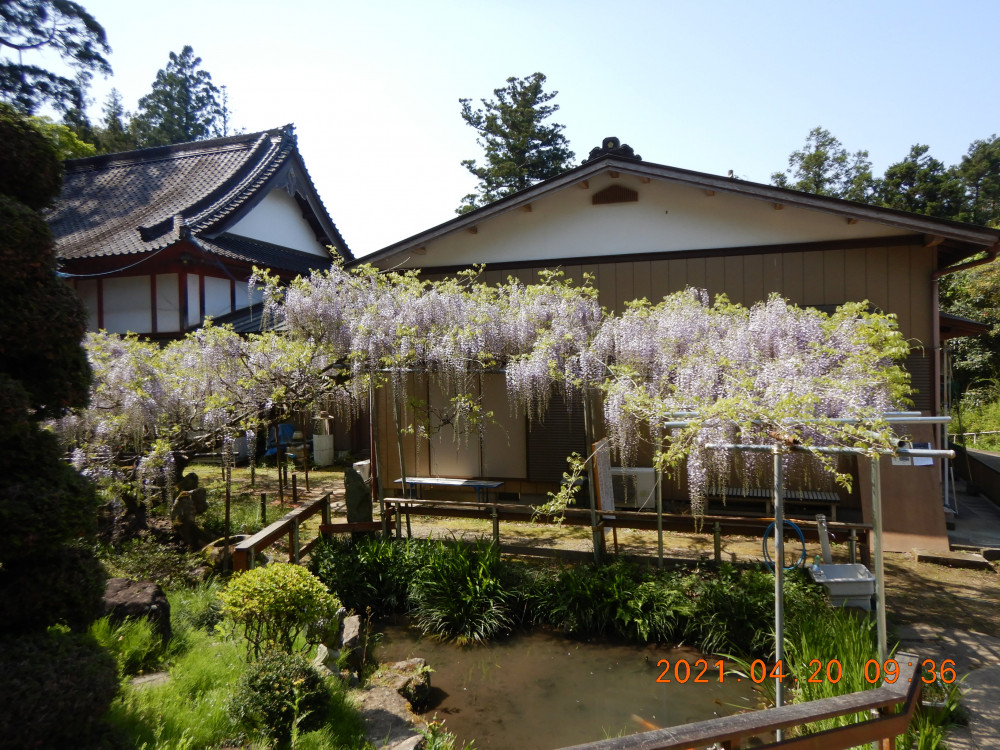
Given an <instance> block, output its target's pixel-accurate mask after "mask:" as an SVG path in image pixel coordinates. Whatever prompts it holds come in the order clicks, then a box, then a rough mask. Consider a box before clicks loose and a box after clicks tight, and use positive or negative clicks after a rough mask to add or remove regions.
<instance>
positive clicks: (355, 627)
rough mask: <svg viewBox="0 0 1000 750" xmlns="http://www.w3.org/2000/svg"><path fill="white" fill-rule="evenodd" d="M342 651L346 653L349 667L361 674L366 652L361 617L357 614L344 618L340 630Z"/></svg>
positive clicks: (346, 661)
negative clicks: (363, 644) (362, 639)
mask: <svg viewBox="0 0 1000 750" xmlns="http://www.w3.org/2000/svg"><path fill="white" fill-rule="evenodd" d="M340 652H341V653H342V654H346V659H345V663H346V666H347V668H348V669H349V670H350V671H352V672H356V673H358V675H360V674H361V670H362V669H363V668H364V653H362V648H361V618H360V617H358V616H357V615H351V616H350V617H345V618H344V625H343V627H342V628H341V630H340Z"/></svg>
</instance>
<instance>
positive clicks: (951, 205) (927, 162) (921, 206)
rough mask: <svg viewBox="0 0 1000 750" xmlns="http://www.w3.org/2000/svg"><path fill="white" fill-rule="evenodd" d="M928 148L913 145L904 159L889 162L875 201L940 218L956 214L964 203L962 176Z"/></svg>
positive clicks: (876, 192) (888, 206)
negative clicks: (938, 158) (933, 155)
mask: <svg viewBox="0 0 1000 750" xmlns="http://www.w3.org/2000/svg"><path fill="white" fill-rule="evenodd" d="M928 151H930V147H929V146H926V145H923V144H916V145H914V146H911V147H910V153H909V154H908V155H907V157H906V158H905V159H903V160H902V161H899V162H896V163H895V164H892V165H890V166H889V167H888V168H887V169H886V170H885V175H884V176H883V177H882V179H881V180H879V181H878V186H877V188H876V191H875V202H876V203H877V204H879V205H881V206H885V207H886V208H897V209H900V210H902V211H911V212H913V213H915V214H924V215H926V216H935V217H937V218H940V219H954V218H956V217H958V216H959V214H961V213H962V210H963V206H964V203H965V190H964V187H963V184H962V179H961V177H960V175H959V174H958V172H957V170H955V169H954V168H951V169H949V168H948V167H946V166H945V165H944V163H943V162H941V161H938V160H937V159H935V158H934V157H932V156H931V155H930V154H929V153H928Z"/></svg>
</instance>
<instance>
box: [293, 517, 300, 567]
mask: <svg viewBox="0 0 1000 750" xmlns="http://www.w3.org/2000/svg"><path fill="white" fill-rule="evenodd" d="M292 557H293V560H292V562H294V563H295V564H296V565H298V564H299V517H298V516H295V520H294V522H293V523H292Z"/></svg>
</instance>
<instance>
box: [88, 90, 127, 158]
mask: <svg viewBox="0 0 1000 750" xmlns="http://www.w3.org/2000/svg"><path fill="white" fill-rule="evenodd" d="M103 112H104V118H103V119H102V120H101V124H100V125H99V126H98V127H96V128H95V129H94V145H95V146H96V147H97V151H98V153H101V154H113V153H117V152H118V151H129V150H131V149H133V148H135V147H136V141H135V134H134V133H133V132H132V127H131V120H132V115H131V114H129V113H128V112H126V111H125V105H124V103H123V102H122V95H121V92H120V91H118V89H111V93H110V94H108V98H107V99H106V100H105V102H104V107H103Z"/></svg>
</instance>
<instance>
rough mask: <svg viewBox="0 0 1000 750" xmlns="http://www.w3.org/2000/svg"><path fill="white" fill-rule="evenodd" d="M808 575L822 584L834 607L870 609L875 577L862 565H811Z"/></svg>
mask: <svg viewBox="0 0 1000 750" xmlns="http://www.w3.org/2000/svg"><path fill="white" fill-rule="evenodd" d="M809 575H810V576H812V579H813V580H814V581H816V583H819V584H822V586H823V587H824V588H825V589H826V591H827V593H828V594H829V595H830V601H831V602H833V604H834V605H836V606H838V607H860V608H861V609H864V610H866V611H867V610H870V609H871V607H872V595H873V594H874V593H875V576H873V575H872V573H871V571H870V570H868V568H866V567H865V566H864V565H813V566H812V567H811V568H809Z"/></svg>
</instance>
